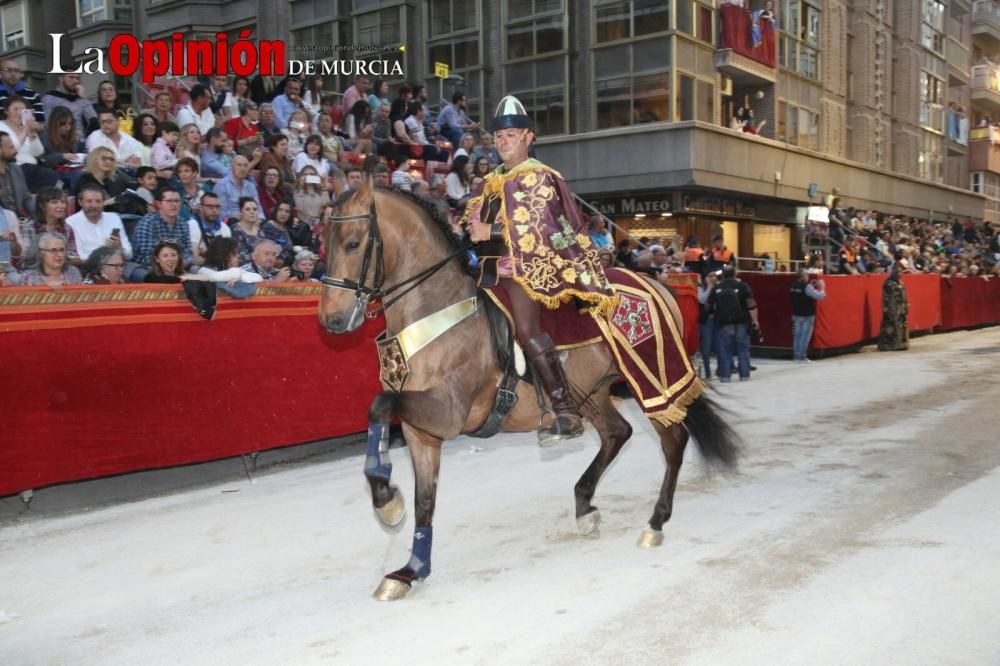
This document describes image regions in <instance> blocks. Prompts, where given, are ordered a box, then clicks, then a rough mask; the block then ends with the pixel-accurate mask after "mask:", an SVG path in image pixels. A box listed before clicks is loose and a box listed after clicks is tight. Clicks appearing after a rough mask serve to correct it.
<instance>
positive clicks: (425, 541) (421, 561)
mask: <svg viewBox="0 0 1000 666" xmlns="http://www.w3.org/2000/svg"><path fill="white" fill-rule="evenodd" d="M433 535H434V528H433V527H417V528H415V529H414V530H413V549H412V551H411V554H410V561H409V562H407V563H406V566H404V567H403V568H402V569H400V570H398V571H393V572H392V573H391V574H389V575H388V576H386V578H391V579H393V580H398V581H400V582H402V583H406V584H407V585H409V584H411V583H412V582H413V581H415V580H420V579H422V578H427V577H428V576H430V575H431V541H432V539H433Z"/></svg>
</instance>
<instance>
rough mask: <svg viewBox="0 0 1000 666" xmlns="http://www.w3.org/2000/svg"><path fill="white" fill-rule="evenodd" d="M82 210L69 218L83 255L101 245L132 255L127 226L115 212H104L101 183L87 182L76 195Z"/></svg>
mask: <svg viewBox="0 0 1000 666" xmlns="http://www.w3.org/2000/svg"><path fill="white" fill-rule="evenodd" d="M77 201H78V203H79V204H80V210H79V211H77V212H76V213H74V214H73V215H70V216H69V217H68V218H67V219H66V225H67V226H69V227H70V228H71V229H72V230H73V236H74V237H75V238H76V247H77V250H78V251H79V254H80V257H89V256H90V255H91V254H92V253H93V252H94V250H96V249H97V248H99V247H105V246H107V247H113V248H116V249H119V250H121V251H122V253H123V255H124V257H125V258H126V259H129V258H131V257H132V244H131V243H130V242H129V239H128V236H127V235H126V234H125V226H124V225H123V224H122V220H121V218H120V217H118V215H117V214H116V213H106V212H104V190H102V189H101V188H100V186H98V185H93V184H91V185H87V186H86V187H84V188H82V189H81V190H80V196H79V197H77Z"/></svg>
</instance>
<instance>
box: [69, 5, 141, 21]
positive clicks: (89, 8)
mask: <svg viewBox="0 0 1000 666" xmlns="http://www.w3.org/2000/svg"><path fill="white" fill-rule="evenodd" d="M77 11H78V13H79V25H90V24H91V23H97V22H98V21H120V22H122V23H131V22H132V3H131V2H129V1H128V0H78V1H77Z"/></svg>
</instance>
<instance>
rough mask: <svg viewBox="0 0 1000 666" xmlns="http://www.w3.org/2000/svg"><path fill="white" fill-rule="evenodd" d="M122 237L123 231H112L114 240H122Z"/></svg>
mask: <svg viewBox="0 0 1000 666" xmlns="http://www.w3.org/2000/svg"><path fill="white" fill-rule="evenodd" d="M121 235H122V230H121V229H112V230H111V236H112V237H113V238H120V237H121Z"/></svg>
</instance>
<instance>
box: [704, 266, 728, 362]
mask: <svg viewBox="0 0 1000 666" xmlns="http://www.w3.org/2000/svg"><path fill="white" fill-rule="evenodd" d="M718 283H719V273H718V272H715V271H713V272H711V273H708V274H707V275H706V276H705V279H704V280H702V281H701V283H700V284H699V285H698V306H699V307H698V353H699V355H700V356H701V366H702V378H703V379H711V378H712V355H713V354H715V355H716V357H718V354H719V337H718V335H716V331H715V314H714V313H713V312H712V306H711V305H710V304H709V302H708V297H709V295H710V294H711V293H712V291H713V290H714V289H715V287H716V285H718ZM731 358H732V356H730V359H731Z"/></svg>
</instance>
